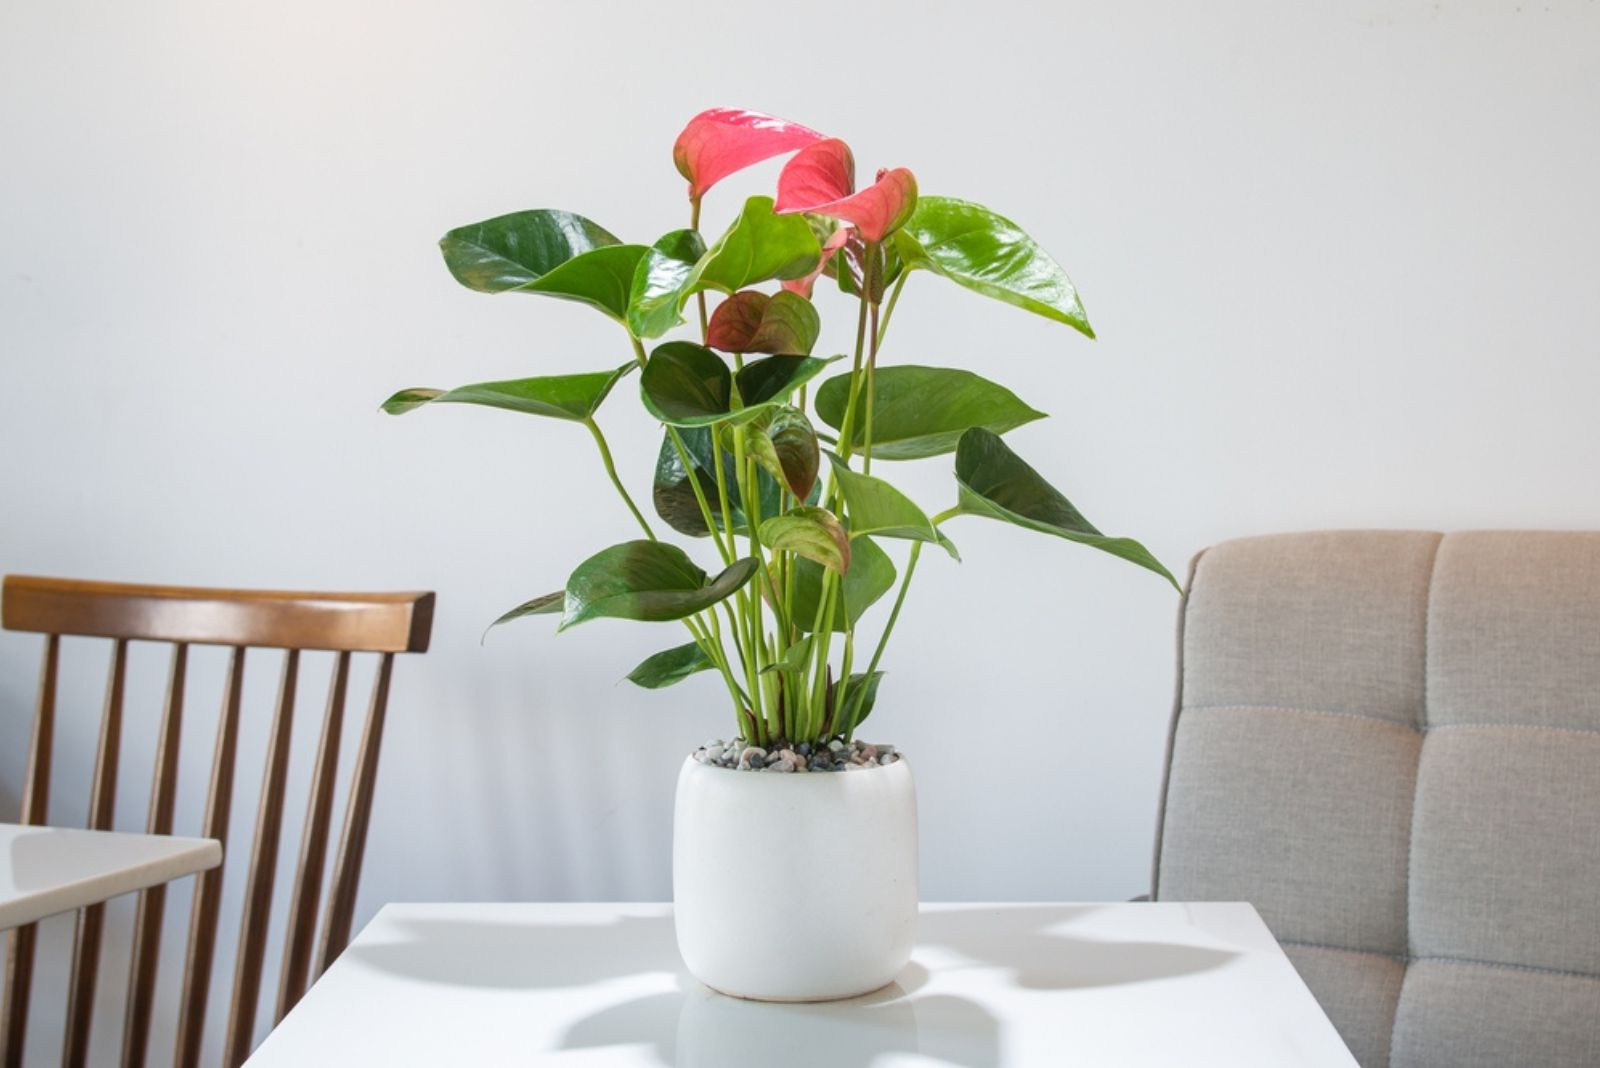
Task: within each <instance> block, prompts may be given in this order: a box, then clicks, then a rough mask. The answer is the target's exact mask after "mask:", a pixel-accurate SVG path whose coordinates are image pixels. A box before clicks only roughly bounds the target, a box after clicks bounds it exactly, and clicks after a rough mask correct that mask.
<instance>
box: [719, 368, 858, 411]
mask: <svg viewBox="0 0 1600 1068" xmlns="http://www.w3.org/2000/svg"><path fill="white" fill-rule="evenodd" d="M843 358H844V357H842V356H830V357H828V358H827V359H825V360H823V359H818V358H817V357H814V356H768V357H767V358H766V359H764V360H755V361H753V362H751V363H747V364H745V365H744V367H743V369H741V370H740V371H739V373H738V375H736V376H735V379H734V380H735V382H737V383H738V386H739V396H740V397H741V398H742V399H743V400H744V406H745V408H747V409H749V408H756V407H759V406H761V405H763V404H772V403H779V402H783V401H786V400H788V398H789V395H790V394H791V393H793V392H794V391H795V390H797V389H799V388H800V387H801V386H803V385H805V384H806V383H807V382H809V381H811V380H812V379H813V378H815V377H817V376H818V375H820V374H821V373H822V372H823V371H824V370H825V369H826V368H827V366H828V365H829V364H830V363H833V362H834V361H835V360H840V359H843Z"/></svg>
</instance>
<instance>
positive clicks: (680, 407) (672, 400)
mask: <svg viewBox="0 0 1600 1068" xmlns="http://www.w3.org/2000/svg"><path fill="white" fill-rule="evenodd" d="M830 362H831V361H829V360H819V359H815V358H813V357H810V356H768V357H767V358H766V359H764V360H756V361H755V362H754V363H749V364H746V365H745V367H744V369H743V370H741V371H740V372H739V374H738V375H737V376H735V375H734V374H733V372H732V371H730V370H729V369H728V365H727V362H726V361H724V360H723V358H722V357H721V356H719V355H717V354H716V353H715V352H713V351H711V350H710V349H708V348H706V347H705V346H704V345H697V344H695V343H694V342H692V341H668V342H664V343H663V344H660V345H657V346H656V348H655V351H654V352H652V353H651V354H650V358H649V359H648V360H647V361H645V366H644V372H643V374H642V375H641V376H640V380H639V389H640V394H641V397H642V399H643V401H644V406H645V409H646V410H647V411H648V412H649V413H650V414H651V415H653V416H655V417H656V418H657V419H659V420H661V421H662V422H663V423H666V424H667V425H668V426H677V427H705V426H710V425H711V424H713V423H720V422H727V421H732V422H739V423H742V422H745V421H746V420H749V419H752V418H754V417H755V416H756V415H757V414H759V413H760V412H761V411H762V410H763V409H766V408H771V407H774V406H776V405H779V404H782V403H783V402H784V400H785V399H786V398H787V397H788V396H789V394H791V393H793V392H794V391H795V390H796V389H799V388H800V386H801V385H803V384H805V383H806V382H809V381H810V380H811V379H813V378H815V377H816V376H817V375H818V374H820V373H821V372H822V369H823V368H824V367H826V366H827V365H828V364H829V363H830ZM735 383H737V385H738V395H739V396H740V397H742V398H744V403H743V404H737V403H736V402H735V400H734V385H735Z"/></svg>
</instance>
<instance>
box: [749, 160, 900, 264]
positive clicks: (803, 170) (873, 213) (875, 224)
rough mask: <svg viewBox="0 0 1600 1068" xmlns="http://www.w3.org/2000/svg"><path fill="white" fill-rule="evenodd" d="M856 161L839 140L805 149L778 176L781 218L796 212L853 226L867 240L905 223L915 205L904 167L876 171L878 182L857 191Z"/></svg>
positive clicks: (884, 235) (785, 165) (777, 207)
mask: <svg viewBox="0 0 1600 1068" xmlns="http://www.w3.org/2000/svg"><path fill="white" fill-rule="evenodd" d="M855 171H856V165H855V157H854V156H852V155H851V153H850V146H849V145H847V144H845V143H844V142H843V141H841V140H839V139H838V138H829V139H827V140H825V141H817V142H815V143H814V144H810V145H807V146H806V147H805V148H803V149H801V150H800V151H799V152H797V153H796V154H795V157H794V158H793V159H791V160H790V161H789V162H788V163H786V164H784V167H783V171H782V173H781V174H779V175H778V197H777V201H776V203H775V204H774V205H773V210H774V211H776V212H777V213H778V214H779V215H783V214H788V213H792V212H797V211H805V212H812V213H814V214H817V215H827V216H830V217H832V218H835V219H843V220H845V221H846V222H850V223H854V224H855V226H856V229H858V230H860V231H861V236H862V237H864V238H866V239H867V240H868V241H874V242H876V241H882V240H883V239H884V238H885V237H886V236H888V235H889V234H890V233H892V232H893V231H895V230H897V229H899V228H900V227H901V226H903V225H905V222H906V220H907V219H909V218H911V212H912V211H913V210H914V209H915V208H916V206H917V180H916V178H915V177H914V176H913V175H912V174H911V172H910V171H908V170H906V169H905V168H904V167H896V168H895V169H894V170H884V171H879V172H878V180H877V181H876V182H874V183H873V184H872V185H870V186H868V187H867V188H865V189H863V190H861V192H859V193H856V192H853V190H854V189H855Z"/></svg>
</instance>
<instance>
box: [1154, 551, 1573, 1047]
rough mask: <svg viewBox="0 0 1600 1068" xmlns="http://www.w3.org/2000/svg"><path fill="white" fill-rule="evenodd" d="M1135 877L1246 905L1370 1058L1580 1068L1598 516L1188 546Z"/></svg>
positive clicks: (1187, 894) (1161, 888)
mask: <svg viewBox="0 0 1600 1068" xmlns="http://www.w3.org/2000/svg"><path fill="white" fill-rule="evenodd" d="M1180 626H1181V636H1180V642H1179V645H1180V665H1179V683H1178V700H1177V709H1176V712H1175V714H1174V718H1173V729H1172V737H1171V742H1170V751H1169V754H1168V757H1169V759H1168V768H1167V778H1166V783H1165V786H1164V791H1163V799H1162V806H1161V823H1160V828H1159V830H1158V834H1157V841H1156V858H1155V876H1154V896H1155V897H1157V898H1158V899H1169V900H1245V901H1250V902H1253V903H1254V904H1255V905H1256V907H1257V908H1258V909H1259V910H1260V912H1261V915H1262V917H1263V918H1264V919H1265V920H1266V922H1267V924H1268V926H1269V927H1271V929H1272V931H1273V933H1274V934H1275V935H1277V937H1278V939H1279V940H1280V941H1281V942H1282V943H1283V944H1284V947H1285V949H1286V950H1287V952H1288V953H1289V956H1290V957H1291V959H1293V961H1294V963H1295V965H1296V967H1297V968H1298V969H1299V970H1300V973H1301V975H1302V976H1303V977H1304V978H1305V980H1306V983H1307V985H1308V986H1310V988H1311V990H1312V992H1313V993H1315V994H1316V996H1317V998H1318V999H1319V1001H1320V1002H1321V1003H1322V1005H1323V1007H1324V1009H1326V1011H1327V1012H1328V1015H1329V1016H1330V1017H1331V1018H1332V1020H1333V1022H1334V1024H1335V1026H1336V1027H1337V1028H1338V1029H1339V1032H1340V1033H1341V1034H1342V1035H1343V1036H1344V1038H1345V1041H1346V1042H1347V1043H1348V1044H1349V1046H1350V1048H1351V1050H1352V1052H1354V1054H1355V1055H1356V1058H1357V1060H1358V1061H1360V1063H1361V1064H1362V1066H1363V1068H1385V1066H1393V1068H1446V1066H1448V1068H1476V1066H1484V1068H1489V1066H1493V1068H1505V1066H1512V1065H1515V1066H1517V1068H1556V1066H1563V1068H1565V1066H1574V1065H1600V533H1542V532H1541V533H1535V532H1477V533H1462V534H1448V535H1440V534H1436V533H1428V532H1411V531H1370V532H1368V531H1362V532H1324V533H1308V534H1291V535H1277V536H1270V537H1260V538H1247V539H1242V540H1238V541H1231V542H1226V543H1224V544H1222V545H1218V546H1216V547H1215V548H1213V549H1210V550H1208V551H1206V552H1204V553H1202V554H1201V555H1200V556H1199V557H1197V558H1196V560H1195V562H1194V565H1193V567H1192V569H1191V574H1190V580H1189V585H1188V593H1187V595H1186V597H1185V601H1184V608H1183V611H1182V616H1181V624H1180Z"/></svg>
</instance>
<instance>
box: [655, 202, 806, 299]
mask: <svg viewBox="0 0 1600 1068" xmlns="http://www.w3.org/2000/svg"><path fill="white" fill-rule="evenodd" d="M821 255H822V245H821V243H820V242H819V241H818V240H817V236H816V235H815V234H813V233H812V232H811V226H810V225H809V224H808V223H807V222H806V221H805V219H804V218H802V217H801V216H799V215H774V214H773V212H772V198H771V197H751V198H750V199H749V200H747V201H745V202H744V210H743V211H742V212H740V213H739V217H738V218H737V219H735V220H734V223H733V225H732V226H730V227H728V231H727V232H726V233H725V234H723V235H722V237H721V238H719V239H718V240H717V243H716V244H715V245H713V246H711V248H710V249H709V250H708V251H707V252H706V254H705V255H704V256H702V257H700V261H699V262H698V263H696V264H695V267H694V270H693V271H691V272H690V274H689V277H688V279H687V280H686V281H685V283H684V286H683V289H682V290H681V292H680V294H679V297H678V307H679V308H682V307H683V305H684V304H685V303H687V301H688V299H689V298H690V297H691V296H693V295H694V294H695V293H697V292H699V291H700V290H702V289H717V290H721V291H722V292H724V293H737V292H738V291H739V290H741V289H744V288H745V287H747V286H753V285H755V284H756V283H757V282H765V281H768V280H769V279H773V278H778V279H790V278H801V277H804V276H805V275H806V274H809V273H810V271H811V268H812V267H814V266H816V263H817V260H818V259H819V258H820V257H821Z"/></svg>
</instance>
